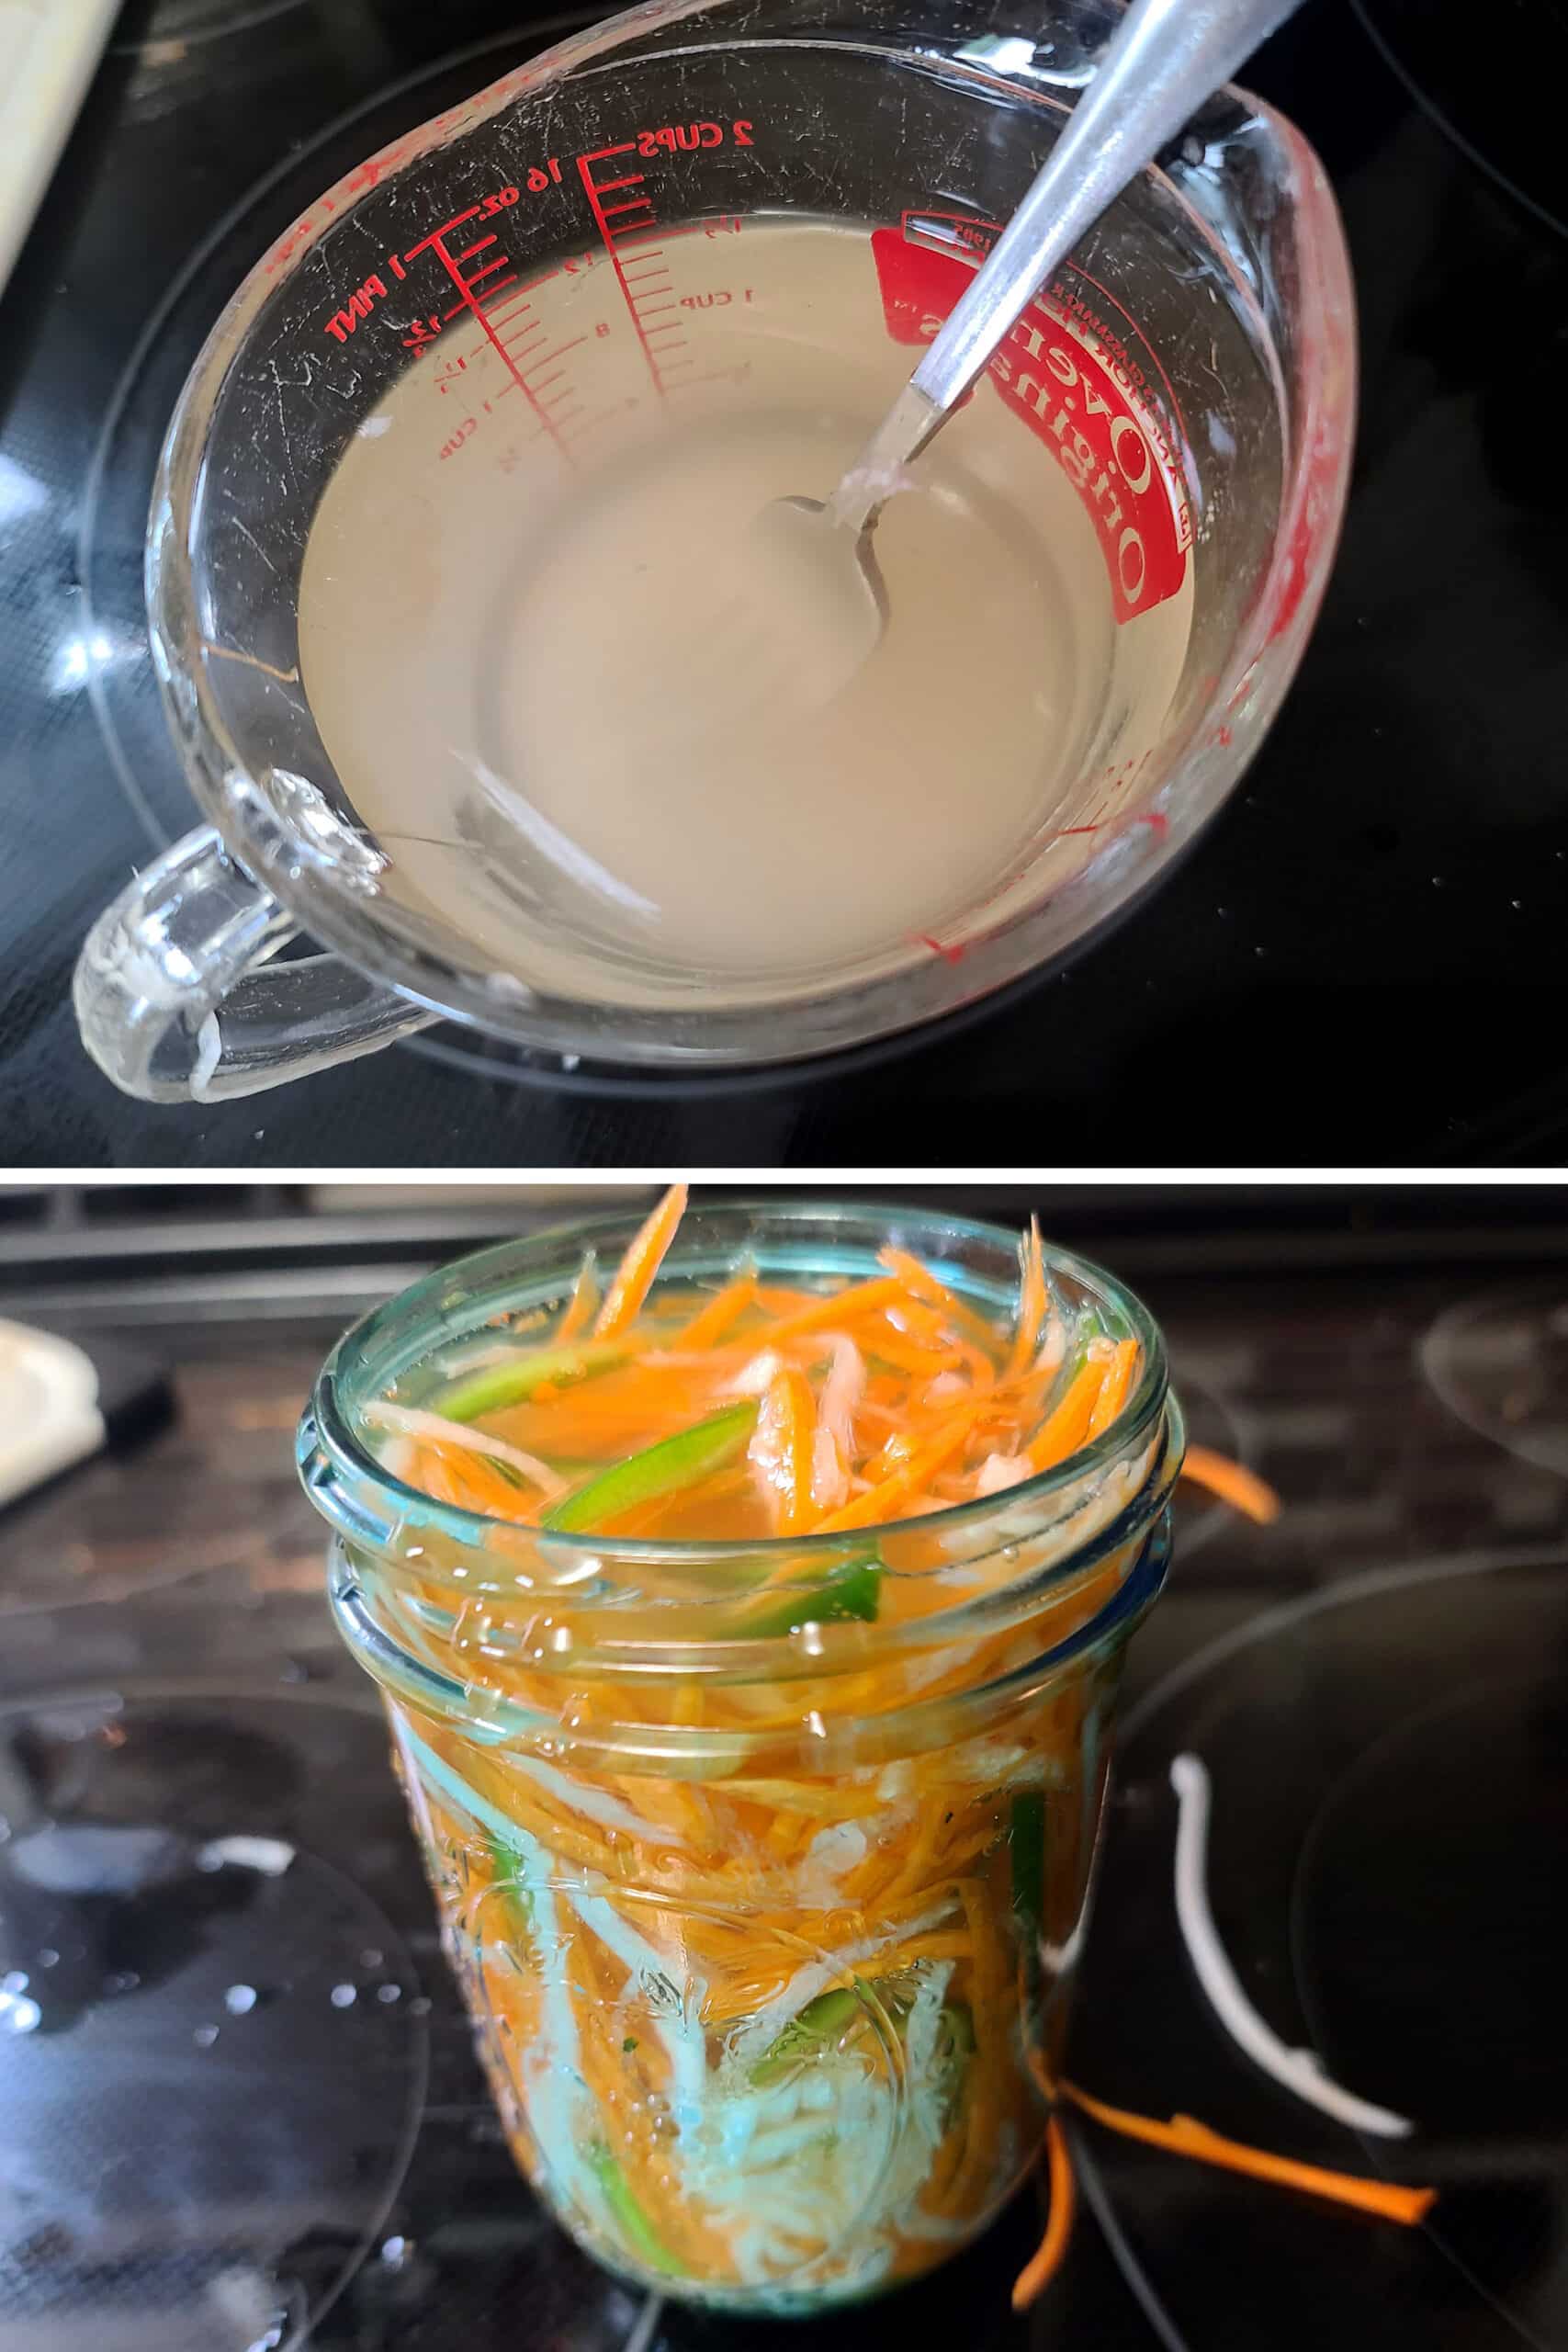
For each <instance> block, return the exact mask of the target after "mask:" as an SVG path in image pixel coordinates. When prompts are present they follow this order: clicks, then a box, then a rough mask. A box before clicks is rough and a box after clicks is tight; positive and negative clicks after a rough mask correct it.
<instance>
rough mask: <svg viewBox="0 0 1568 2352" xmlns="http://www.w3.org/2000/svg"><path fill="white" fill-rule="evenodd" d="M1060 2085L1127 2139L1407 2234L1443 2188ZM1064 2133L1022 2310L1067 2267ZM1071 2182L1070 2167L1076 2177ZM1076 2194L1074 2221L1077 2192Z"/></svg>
mask: <svg viewBox="0 0 1568 2352" xmlns="http://www.w3.org/2000/svg"><path fill="white" fill-rule="evenodd" d="M1041 2079H1042V2081H1043V2080H1044V2077H1043V2075H1042V2077H1041ZM1047 2087H1048V2086H1047ZM1057 2087H1058V2090H1059V2092H1060V2095H1061V2097H1062V2098H1065V2099H1070V2100H1071V2101H1072V2104H1073V2105H1074V2106H1075V2107H1077V2108H1080V2109H1082V2111H1083V2112H1084V2114H1085V2115H1090V2116H1092V2117H1093V2118H1094V2120H1095V2121H1096V2122H1097V2123H1101V2124H1103V2125H1104V2126H1105V2128H1106V2130H1107V2131H1119V2132H1120V2133H1121V2134H1122V2138H1123V2139H1128V2140H1143V2141H1145V2142H1146V2143H1148V2145H1149V2146H1150V2147H1155V2148H1164V2149H1166V2150H1168V2153H1169V2154H1171V2155H1173V2156H1190V2157H1191V2158H1192V2159H1193V2161H1194V2162H1195V2163H1198V2164H1205V2165H1219V2166H1221V2167H1222V2168H1223V2169H1224V2171H1226V2172H1239V2173H1245V2174H1247V2176H1248V2177H1250V2178H1251V2179H1253V2180H1262V2181H1268V2182H1269V2183H1270V2184H1272V2185H1274V2186H1276V2187H1279V2188H1300V2189H1303V2190H1304V2191H1306V2193H1307V2194H1308V2195H1309V2196H1313V2197H1323V2198H1326V2199H1328V2200H1329V2201H1330V2202H1331V2203H1333V2204H1336V2205H1344V2206H1348V2207H1349V2208H1350V2209H1351V2210H1352V2211H1356V2212H1361V2213H1370V2214H1371V2215H1372V2216H1373V2217H1374V2218H1375V2219H1377V2220H1379V2221H1384V2222H1399V2223H1400V2224H1401V2226H1402V2227H1403V2228H1405V2229H1411V2228H1414V2227H1415V2225H1416V2223H1417V2222H1422V2221H1424V2220H1425V2219H1426V2217H1427V2214H1428V2213H1429V2212H1430V2211H1431V2210H1432V2207H1433V2206H1434V2205H1435V2204H1436V2202H1437V2197H1438V2192H1437V2190H1436V2189H1435V2188H1401V2187H1400V2186H1399V2185H1398V2184H1397V2183H1396V2182H1394V2181H1390V2180H1365V2179H1362V2178H1361V2177H1359V2175H1357V2174H1355V2173H1347V2172H1330V2171H1327V2170H1325V2167H1324V2166H1323V2165H1307V2164H1301V2163H1298V2162H1297V2160H1296V2159H1295V2158H1294V2157H1293V2156H1276V2155H1272V2154H1270V2153H1269V2150H1268V2149H1266V2148H1252V2147H1248V2146H1247V2143H1246V2142H1245V2141H1243V2140H1227V2139H1225V2138H1224V2136H1223V2135H1222V2134H1221V2133H1220V2132H1218V2131H1211V2130H1210V2129H1209V2126H1208V2125H1207V2124H1206V2123H1200V2122H1199V2121H1198V2120H1197V2118H1196V2117H1195V2116H1191V2115H1173V2116H1172V2117H1171V2119H1170V2120H1169V2122H1168V2123H1161V2122H1159V2121H1158V2120H1156V2118H1155V2117H1154V2116H1152V2115H1135V2114H1134V2113H1133V2111H1132V2110H1131V2109H1129V2108H1125V2107H1110V2106H1107V2104H1106V2103H1105V2101H1104V2100H1103V2099H1098V2098H1090V2097H1089V2093H1088V2092H1087V2091H1083V2090H1079V2088H1078V2087H1077V2084H1076V2083H1067V2082H1064V2083H1062V2084H1060V2085H1058V2086H1057ZM1060 2129H1061V2127H1060V2125H1059V2123H1058V2121H1057V2119H1056V2117H1055V2115H1053V2116H1052V2118H1051V2120H1050V2122H1049V2123H1048V2124H1047V2126H1046V2147H1047V2151H1048V2153H1049V2156H1050V2164H1051V2211H1050V2216H1049V2219H1048V2221H1047V2223H1046V2229H1045V2235H1044V2237H1043V2239H1042V2241H1041V2245H1040V2251H1039V2252H1038V2254H1036V2255H1035V2256H1034V2258H1033V2260H1032V2262H1030V2263H1029V2264H1028V2265H1026V2267H1024V2268H1023V2269H1022V2270H1021V2271H1020V2273H1019V2275H1018V2278H1017V2281H1016V2283H1015V2284H1014V2287H1013V2290H1012V2307H1013V2309H1014V2311H1022V2310H1023V2308H1024V2307H1025V2305H1026V2304H1027V2303H1029V2302H1032V2301H1033V2299H1034V2297H1035V2296H1036V2295H1038V2294H1039V2292H1040V2290H1041V2289H1042V2288H1043V2286H1044V2285H1045V2284H1046V2282H1047V2281H1048V2280H1049V2279H1050V2278H1051V2277H1052V2276H1053V2275H1054V2273H1055V2270H1056V2269H1057V2268H1058V2267H1060V2264H1061V2260H1062V2256H1063V2254H1064V2253H1065V2251H1066V2227H1063V2228H1062V2229H1060V2230H1058V2223H1057V2195H1058V2191H1057V2163H1058V2158H1057V2155H1056V2143H1055V2142H1054V2141H1053V2139H1052V2137H1051V2135H1052V2133H1053V2132H1055V2133H1056V2134H1057V2135H1058V2137H1059V2136H1060ZM1064 2157H1065V2151H1064ZM1070 2177H1071V2176H1070V2169H1069V2179H1070ZM1068 2196H1069V2217H1070V2190H1069V2192H1068ZM1048 2256H1049V2257H1050V2259H1049V2260H1048V2259H1047V2257H1048Z"/></svg>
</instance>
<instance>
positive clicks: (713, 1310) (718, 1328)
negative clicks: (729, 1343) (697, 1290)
mask: <svg viewBox="0 0 1568 2352" xmlns="http://www.w3.org/2000/svg"><path fill="white" fill-rule="evenodd" d="M756 1297H757V1283H756V1279H755V1277H754V1276H753V1275H750V1274H744V1275H742V1276H741V1278H740V1280H739V1282H733V1283H726V1284H725V1286H724V1288H723V1289H722V1290H716V1291H715V1293H714V1295H713V1296H712V1297H711V1298H710V1299H709V1300H708V1303H707V1305H706V1306H700V1307H699V1308H698V1309H697V1312H696V1313H695V1314H694V1316H693V1317H692V1319H691V1321H690V1322H689V1323H687V1324H684V1325H682V1329H680V1331H678V1332H677V1333H676V1340H677V1343H678V1345H679V1346H680V1347H682V1349H691V1350H692V1351H696V1350H698V1349H700V1348H713V1347H716V1346H717V1345H718V1342H719V1341H720V1340H722V1339H723V1338H724V1336H725V1334H726V1333H727V1332H728V1330H730V1329H732V1328H733V1326H734V1325H735V1324H737V1323H739V1320H740V1317H742V1316H743V1315H744V1314H745V1312H746V1309H747V1308H748V1307H749V1306H753V1305H754V1304H755V1302H756Z"/></svg>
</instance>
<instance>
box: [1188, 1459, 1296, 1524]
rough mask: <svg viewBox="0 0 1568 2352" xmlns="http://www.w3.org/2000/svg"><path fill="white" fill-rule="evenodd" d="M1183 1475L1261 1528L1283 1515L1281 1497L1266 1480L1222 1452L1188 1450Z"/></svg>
mask: <svg viewBox="0 0 1568 2352" xmlns="http://www.w3.org/2000/svg"><path fill="white" fill-rule="evenodd" d="M1181 1475H1182V1476H1183V1477H1184V1478H1190V1479H1191V1481H1192V1483H1193V1485H1194V1486H1195V1487H1207V1488H1208V1490H1209V1492H1210V1494H1212V1495H1217V1496H1218V1497H1219V1498H1220V1500H1221V1502H1223V1503H1229V1505H1230V1506H1231V1509H1232V1510H1239V1511H1242V1512H1244V1513H1245V1514H1246V1516H1247V1518H1248V1519H1255V1520H1256V1521H1258V1526H1259V1527H1268V1526H1269V1525H1271V1524H1272V1522H1273V1521H1275V1520H1277V1519H1278V1518H1279V1516H1280V1508H1281V1506H1280V1498H1279V1496H1278V1495H1277V1494H1276V1493H1275V1492H1274V1489H1273V1487H1271V1486H1269V1483H1268V1481H1267V1480H1266V1479H1263V1478H1260V1477H1259V1476H1258V1473H1257V1471H1256V1470H1247V1469H1244V1468H1243V1466H1242V1464H1240V1463H1239V1462H1232V1461H1230V1460H1228V1459H1227V1458H1226V1456H1225V1455H1224V1454H1223V1453H1211V1452H1210V1451H1209V1448H1208V1447H1207V1446H1206V1445H1190V1446H1189V1447H1188V1449H1187V1453H1186V1456H1185V1458H1184V1460H1183V1462H1182V1464H1181Z"/></svg>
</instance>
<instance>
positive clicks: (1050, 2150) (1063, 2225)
mask: <svg viewBox="0 0 1568 2352" xmlns="http://www.w3.org/2000/svg"><path fill="white" fill-rule="evenodd" d="M1045 2154H1046V2157H1047V2160H1048V2162H1049V2165H1050V2179H1051V2211H1050V2213H1049V2215H1048V2216H1047V2218H1046V2222H1045V2234H1044V2236H1043V2238H1042V2239H1041V2241H1040V2250H1039V2252H1038V2253H1037V2254H1036V2255H1035V2256H1034V2258H1033V2260H1032V2261H1031V2262H1027V2263H1025V2265H1024V2267H1023V2268H1022V2269H1021V2271H1020V2272H1019V2274H1018V2277H1017V2278H1015V2279H1014V2280H1013V2282H1012V2307H1013V2309H1014V2311H1015V2312H1022V2311H1027V2310H1028V2309H1029V2306H1030V2304H1031V2303H1032V2302H1033V2301H1034V2299H1035V2297H1036V2296H1037V2295H1042V2294H1043V2293H1044V2291H1045V2290H1046V2288H1047V2287H1048V2286H1049V2285H1050V2283H1051V2281H1052V2279H1053V2278H1055V2275H1056V2273H1057V2271H1058V2270H1059V2269H1060V2268H1061V2267H1062V2261H1063V2257H1064V2256H1066V2251H1067V2241H1068V2240H1069V2238H1070V2237H1071V2236H1072V2233H1073V2216H1074V2214H1075V2212H1076V2211H1077V2183H1076V2182H1075V2180H1074V2178H1073V2160H1072V2156H1071V2154H1069V2153H1068V2149H1067V2135H1066V2132H1065V2131H1063V2129H1062V2127H1061V2124H1060V2123H1059V2122H1058V2120H1057V2119H1056V2118H1055V2116H1052V2118H1051V2120H1050V2121H1049V2122H1048V2123H1047V2124H1046V2126H1045Z"/></svg>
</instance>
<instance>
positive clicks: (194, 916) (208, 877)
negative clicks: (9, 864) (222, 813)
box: [72, 826, 437, 1103]
mask: <svg viewBox="0 0 1568 2352" xmlns="http://www.w3.org/2000/svg"><path fill="white" fill-rule="evenodd" d="M296 936H297V933H296V929H295V925H294V923H293V922H292V921H291V919H290V918H289V916H288V915H287V914H286V913H285V912H284V910H283V909H282V908H281V907H280V906H279V905H278V902H277V900H276V899H275V898H273V897H272V896H271V894H270V892H268V891H266V890H264V889H261V888H258V886H257V885H256V884H255V883H254V882H253V881H252V880H251V877H250V876H249V875H248V874H247V873H245V871H244V869H243V867H242V866H239V865H236V864H235V863H234V861H233V859H232V858H231V856H230V855H229V853H228V851H227V850H226V849H225V848H224V846H223V843H222V841H221V840H220V837H219V835H218V834H217V832H215V831H213V829H212V828H211V827H210V826H203V827H202V828H200V829H199V830H198V831H196V832H193V833H186V836H185V838H184V840H183V841H177V842H175V845H174V847H173V848H172V849H167V850H165V851H164V854H163V855H162V857H160V858H157V859H155V860H154V862H153V863H152V865H149V866H145V867H144V868H143V869H142V871H141V873H140V874H139V875H138V876H136V878H135V880H134V881H133V882H131V883H130V884H129V885H128V887H127V888H125V889H123V890H122V891H121V892H120V894H119V897H118V899H116V900H115V901H114V904H113V905H112V906H110V907H107V908H106V909H105V910H104V912H103V913H102V914H101V915H100V916H99V917H98V919H97V921H96V923H95V924H94V925H93V928H92V930H91V931H90V932H89V933H87V936H86V939H85V942H84V943H83V946H82V952H81V955H80V956H78V957H77V960H76V973H75V978H74V981H73V989H72V993H73V1000H74V1003H75V1007H76V1023H77V1026H78V1028H79V1029H80V1030H81V1033H82V1042H83V1044H84V1045H85V1046H86V1048H87V1051H88V1052H89V1054H91V1056H92V1057H93V1059H94V1060H95V1061H96V1063H97V1065H98V1068H99V1069H101V1070H102V1071H103V1072H104V1075H105V1076H106V1077H107V1078H109V1079H112V1080H113V1081H114V1083H115V1084H116V1086H118V1088H119V1089H120V1091H121V1092H122V1093H125V1094H134V1095H137V1096H139V1097H140V1098H141V1101H142V1102H144V1103H187V1102H188V1103H221V1102H226V1101H228V1100H230V1099H231V1098H232V1097H233V1096H235V1095H241V1094H259V1093H261V1092H262V1091H263V1090H264V1089H265V1088H266V1087H269V1086H282V1085H283V1084H285V1083H286V1082H287V1080H289V1079H292V1078H304V1077H307V1076H308V1075H309V1074H310V1071H311V1070H317V1069H328V1068H330V1066H331V1065H332V1064H333V1062H343V1061H351V1060H353V1059H354V1058H355V1057H356V1056H357V1055H360V1054H370V1053H374V1052H375V1051H376V1049H377V1048H378V1046H385V1045H389V1044H390V1042H391V1040H392V1039H393V1038H394V1037H405V1036H408V1035H411V1033H412V1031H414V1030H416V1029H423V1028H425V1027H427V1026H428V1024H429V1023H431V1022H432V1021H434V1019H435V1018H436V1017H437V1016H436V1015H435V1014H434V1013H433V1012H426V1011H425V1010H424V1008H423V1006H422V1005H416V1004H411V1003H410V1001H409V1000H408V999H407V997H403V996H400V995H399V994H398V993H397V991H396V989H389V988H383V987H381V986H380V985H378V983H377V982H376V981H374V980H368V979H367V978H365V976H364V974H363V973H361V972H357V971H355V968H354V967H353V965H351V964H345V963H344V962H343V961H342V960H341V958H340V957H338V956H328V955H316V956H302V957H300V958H299V960H298V961H290V962H288V963H287V964H276V963H274V962H273V961H272V958H273V957H274V956H276V954H277V952H278V950H279V949H280V948H281V947H284V946H286V945H287V944H288V941H289V940H290V939H292V938H294V937H296Z"/></svg>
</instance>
